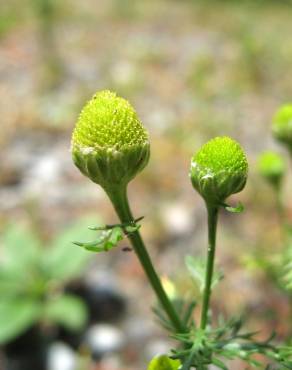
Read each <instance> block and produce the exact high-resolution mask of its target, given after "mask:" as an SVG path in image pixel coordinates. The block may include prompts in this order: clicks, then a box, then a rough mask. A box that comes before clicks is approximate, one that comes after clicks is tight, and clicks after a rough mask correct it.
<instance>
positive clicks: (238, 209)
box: [222, 202, 244, 213]
mask: <svg viewBox="0 0 292 370" xmlns="http://www.w3.org/2000/svg"><path fill="white" fill-rule="evenodd" d="M222 207H223V208H224V209H225V210H226V211H228V212H231V213H241V212H243V211H244V206H243V204H242V203H240V202H239V203H238V204H237V205H236V206H235V207H231V206H229V205H228V204H226V203H222Z"/></svg>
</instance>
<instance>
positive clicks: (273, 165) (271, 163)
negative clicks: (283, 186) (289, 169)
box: [258, 151, 286, 187]
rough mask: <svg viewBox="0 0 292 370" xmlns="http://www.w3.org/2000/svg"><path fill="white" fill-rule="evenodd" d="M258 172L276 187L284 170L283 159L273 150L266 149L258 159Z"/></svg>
mask: <svg viewBox="0 0 292 370" xmlns="http://www.w3.org/2000/svg"><path fill="white" fill-rule="evenodd" d="M258 168H259V172H260V174H261V175H262V176H263V177H264V178H265V179H266V180H267V181H268V182H269V183H270V184H271V185H273V186H276V187H278V186H279V185H280V183H281V180H282V178H283V175H284V173H285V170H286V166H285V162H284V159H283V158H282V157H281V156H280V155H279V154H278V153H275V152H272V151H267V152H264V153H262V154H261V155H260V157H259V159H258Z"/></svg>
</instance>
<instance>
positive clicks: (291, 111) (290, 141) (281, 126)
mask: <svg viewBox="0 0 292 370" xmlns="http://www.w3.org/2000/svg"><path fill="white" fill-rule="evenodd" d="M272 131H273V135H274V136H275V138H276V139H278V140H279V141H281V142H282V143H284V144H285V145H286V146H288V149H289V150H290V151H292V104H286V105H283V106H282V107H281V108H280V109H279V110H278V111H277V112H276V114H275V116H274V118H273V125H272Z"/></svg>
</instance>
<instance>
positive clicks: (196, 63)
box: [0, 0, 292, 370]
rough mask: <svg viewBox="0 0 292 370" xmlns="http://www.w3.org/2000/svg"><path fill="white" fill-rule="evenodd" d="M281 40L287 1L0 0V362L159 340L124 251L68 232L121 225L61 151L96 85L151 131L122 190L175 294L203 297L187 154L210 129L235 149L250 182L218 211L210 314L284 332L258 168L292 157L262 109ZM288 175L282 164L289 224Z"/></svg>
mask: <svg viewBox="0 0 292 370" xmlns="http://www.w3.org/2000/svg"><path fill="white" fill-rule="evenodd" d="M291 35H292V3H291V2H290V1H284V0H274V1H272V0H270V1H268V0H262V1H257V0H250V1H248V0H246V1H243V0H242V1H239V0H233V1H232V0H229V1H228V0H225V1H223V0H221V1H220V0H217V1H216V0H213V1H212V0H196V1H195V0H193V1H192V0H132V1H131V0H82V1H78V0H71V1H69V0H63V1H58V0H10V1H4V0H0V79H1V84H0V116H1V123H0V127H1V135H0V158H1V161H0V232H1V236H0V239H1V240H0V343H1V352H0V368H1V370H32V369H34V370H43V369H44V370H88V369H94V370H145V369H146V366H147V365H146V364H147V362H149V360H150V359H151V358H152V357H153V356H155V355H156V354H158V353H166V352H167V351H168V349H169V348H170V347H171V346H172V345H173V343H172V342H171V340H170V339H169V338H167V337H166V335H165V333H164V332H163V331H162V330H160V329H159V328H158V327H157V325H156V323H155V319H154V317H153V315H152V312H151V307H150V303H154V302H155V297H154V295H153V294H152V292H151V291H150V288H149V286H148V284H147V282H146V280H145V277H144V275H143V272H142V271H141V268H140V266H139V264H138V262H137V260H136V258H135V255H134V254H133V253H132V252H130V251H127V249H126V251H125V250H122V248H120V247H119V248H116V249H115V250H113V251H111V252H110V253H104V254H99V255H95V254H92V253H89V252H84V251H83V250H81V249H79V248H78V247H77V246H74V245H73V244H72V241H74V240H79V241H80V240H82V241H84V240H92V239H94V232H93V231H88V230H87V226H88V225H91V226H92V225H97V224H99V223H102V222H105V223H114V222H117V219H116V216H115V214H114V212H113V210H112V207H111V205H110V203H109V201H108V199H107V198H106V196H105V194H104V193H103V191H102V190H101V188H99V187H98V186H96V185H94V184H93V183H91V182H90V181H88V180H87V179H86V178H84V177H83V176H82V175H81V174H80V173H79V171H78V170H77V169H76V168H75V167H74V165H73V163H72V161H71V155H70V138H71V132H72V129H73V127H74V124H75V122H76V119H77V117H78V114H79V112H80V110H81V108H82V106H83V105H84V103H85V102H86V101H87V100H88V99H90V97H91V96H92V95H93V94H94V93H95V92H96V91H97V90H101V89H111V90H114V91H116V92H117V93H118V94H119V95H121V96H123V97H125V98H127V99H128V100H129V101H130V102H131V103H132V104H133V105H134V107H135V108H136V109H137V112H138V114H139V116H140V118H141V120H142V122H143V123H144V125H145V126H146V127H147V129H148V130H149V132H150V136H151V149H152V156H151V160H150V163H149V165H148V166H147V168H146V169H145V170H144V171H143V173H141V174H140V175H139V176H138V178H137V179H135V181H133V183H131V184H130V200H131V203H132V207H133V210H134V214H135V215H136V216H137V217H139V216H145V219H144V220H143V227H142V234H143V236H144V237H145V241H146V242H147V245H148V248H149V251H150V253H151V255H152V256H153V258H154V259H155V261H156V264H157V268H158V271H159V273H160V274H161V275H162V276H163V280H164V283H165V284H166V286H167V287H168V289H169V291H170V292H172V294H184V295H186V296H187V297H197V299H198V300H199V299H200V295H199V291H198V287H197V286H196V283H195V282H193V281H192V280H191V278H190V276H189V274H188V272H187V269H186V267H185V263H184V259H185V255H192V256H199V257H203V256H204V255H205V252H206V241H207V240H206V212H205V209H204V204H203V201H202V200H201V198H200V197H199V196H198V195H197V194H196V193H195V191H194V190H193V189H192V187H191V184H190V181H189V178H188V169H189V164H190V158H191V156H192V154H193V153H194V151H195V150H197V149H198V148H199V147H200V146H201V145H202V144H203V143H204V142H205V141H207V140H209V139H210V138H212V137H214V136H216V135H230V136H232V137H233V138H235V139H236V140H238V141H239V142H240V143H241V144H242V146H243V148H244V149H245V151H246V152H247V155H248V159H249V165H250V175H249V181H248V184H247V187H246V188H245V190H244V191H243V192H242V193H240V194H239V195H237V196H235V197H233V199H231V200H230V202H231V203H232V204H233V203H236V202H237V201H238V200H240V201H242V202H243V203H244V205H245V212H244V213H243V214H240V215H232V214H227V213H226V212H223V211H222V213H221V218H220V225H219V233H218V260H217V263H218V266H219V269H222V270H223V271H224V275H225V279H224V280H223V281H221V282H220V284H219V285H218V288H217V289H216V291H215V294H214V297H213V302H212V307H213V312H214V314H215V317H216V315H218V313H221V314H223V315H225V316H226V317H230V316H232V315H240V314H241V313H242V312H245V313H246V317H247V323H246V326H247V328H250V329H252V330H260V336H262V337H263V338H264V337H266V336H268V334H269V333H270V332H271V331H272V330H273V329H275V330H276V331H277V333H278V338H279V340H282V341H285V340H289V339H291V332H292V331H291V326H292V325H291V321H292V320H291V316H292V314H291V291H290V292H289V290H287V289H285V288H284V287H283V284H281V278H280V277H279V276H280V275H281V266H282V262H281V261H282V259H281V258H282V254H283V240H282V231H281V225H280V223H279V214H278V212H277V206H276V200H275V194H274V192H273V189H272V188H271V187H269V186H268V185H267V184H266V183H265V181H264V180H263V179H262V178H261V177H260V175H259V174H258V171H257V157H258V155H259V154H260V153H261V152H262V151H264V150H267V149H274V150H276V151H278V152H279V153H282V154H283V156H284V158H285V160H286V161H287V167H288V169H289V158H288V155H287V153H286V151H285V150H284V149H282V147H280V146H279V145H278V144H277V143H276V142H275V141H274V140H273V138H272V135H271V120H272V117H273V115H274V112H275V110H276V109H277V108H278V107H279V105H281V104H283V103H286V102H289V100H290V101H291V96H292V73H291V70H292V38H291ZM291 186H292V178H291V173H290V172H289V170H288V171H287V176H286V177H285V181H284V183H283V194H282V197H283V199H284V204H285V214H286V216H287V218H288V219H289V216H290V219H291V218H292V208H291V207H292V202H291V200H290V189H291ZM127 246H128V245H127V242H123V243H122V246H121V247H127ZM279 261H280V262H279ZM173 284H175V286H176V288H175V289H176V290H175V291H174V287H173ZM198 313H199V312H198ZM230 366H231V368H232V369H243V368H245V367H243V365H242V364H240V363H235V362H234V363H232V365H230Z"/></svg>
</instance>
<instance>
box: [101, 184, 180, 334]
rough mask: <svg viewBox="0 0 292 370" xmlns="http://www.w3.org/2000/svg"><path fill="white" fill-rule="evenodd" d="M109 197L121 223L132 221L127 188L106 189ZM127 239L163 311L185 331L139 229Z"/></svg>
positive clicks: (175, 326) (175, 327)
mask: <svg viewBox="0 0 292 370" xmlns="http://www.w3.org/2000/svg"><path fill="white" fill-rule="evenodd" d="M107 194H108V196H109V198H110V199H111V202H112V204H113V206H114V208H115V210H116V212H117V214H118V216H119V218H120V220H121V222H122V223H129V222H131V221H134V217H133V216H132V212H131V209H130V206H129V202H128V196H127V189H126V186H125V187H119V188H114V189H113V188H111V189H110V190H108V191H107ZM128 237H129V239H130V241H131V244H132V246H133V248H134V250H135V252H136V255H137V257H138V259H139V261H140V263H141V265H142V267H143V269H144V272H145V274H146V276H147V278H148V280H149V282H150V284H151V286H152V288H153V290H154V291H155V293H156V296H157V298H158V300H159V302H160V304H161V306H162V307H163V309H164V311H165V312H166V314H167V316H168V317H169V319H170V321H171V323H172V325H173V327H174V329H175V330H176V331H177V332H178V333H183V332H185V331H186V328H185V327H184V325H183V324H182V322H181V320H180V319H179V317H178V315H177V312H176V310H175V308H174V306H173V304H172V303H171V301H170V300H169V298H168V296H167V294H166V293H165V290H164V289H163V287H162V284H161V281H160V279H159V277H158V275H157V273H156V271H155V269H154V267H153V264H152V262H151V259H150V256H149V254H148V252H147V250H146V247H145V245H144V242H143V239H142V237H141V235H140V233H139V231H138V230H137V231H135V232H134V233H131V234H129V236H128Z"/></svg>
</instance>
